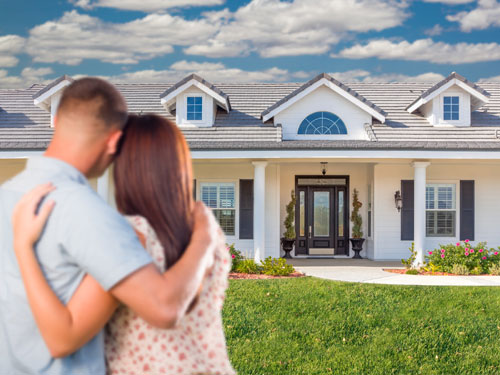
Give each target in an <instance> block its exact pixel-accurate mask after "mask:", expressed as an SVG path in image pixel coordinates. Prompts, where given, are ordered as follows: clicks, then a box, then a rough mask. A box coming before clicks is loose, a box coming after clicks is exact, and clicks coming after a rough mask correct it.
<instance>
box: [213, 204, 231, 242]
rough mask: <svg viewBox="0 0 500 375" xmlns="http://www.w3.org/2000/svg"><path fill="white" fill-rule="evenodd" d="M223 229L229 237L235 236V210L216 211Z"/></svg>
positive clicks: (215, 213)
mask: <svg viewBox="0 0 500 375" xmlns="http://www.w3.org/2000/svg"><path fill="white" fill-rule="evenodd" d="M214 215H215V217H216V218H217V221H218V222H219V225H220V227H221V229H222V230H223V231H224V233H225V234H226V235H227V236H234V234H235V231H234V227H235V225H234V223H235V210H214Z"/></svg>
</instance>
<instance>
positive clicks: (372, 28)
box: [0, 0, 500, 88]
mask: <svg viewBox="0 0 500 375" xmlns="http://www.w3.org/2000/svg"><path fill="white" fill-rule="evenodd" d="M499 43H500V3H499V2H498V1H497V0H419V1H411V0H288V1H285V0H282V1H279V0H252V1H240V0H47V1H39V0H23V1H10V0H0V87H4V88H6V87H26V86H29V85H30V84H32V83H37V82H50V81H51V80H53V79H55V78H57V77H58V76H60V75H62V74H68V75H71V76H74V77H79V76H82V75H95V76H101V77H106V78H108V79H110V80H112V81H115V82H119V81H120V82H173V81H176V80H179V79H181V78H182V77H183V76H185V75H187V74H189V73H191V72H198V73H199V74H201V75H202V76H203V77H205V78H206V79H208V80H210V81H213V82H236V81H239V82H241V81H250V82H281V81H305V80H307V79H310V78H312V77H313V76H314V75H316V74H318V73H320V72H327V73H333V74H334V76H335V77H336V78H337V79H340V80H341V81H345V82H349V81H366V82H370V81H437V80H439V79H441V78H443V77H444V76H446V75H448V74H449V73H451V72H452V71H457V72H458V73H460V74H462V75H464V76H466V77H467V78H469V79H470V80H473V81H481V80H499V81H500V44H499Z"/></svg>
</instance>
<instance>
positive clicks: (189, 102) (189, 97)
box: [187, 96, 194, 104]
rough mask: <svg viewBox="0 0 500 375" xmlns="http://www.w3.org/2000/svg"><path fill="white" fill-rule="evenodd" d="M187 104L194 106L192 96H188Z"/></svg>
mask: <svg viewBox="0 0 500 375" xmlns="http://www.w3.org/2000/svg"><path fill="white" fill-rule="evenodd" d="M187 104H194V97H193V96H188V98H187Z"/></svg>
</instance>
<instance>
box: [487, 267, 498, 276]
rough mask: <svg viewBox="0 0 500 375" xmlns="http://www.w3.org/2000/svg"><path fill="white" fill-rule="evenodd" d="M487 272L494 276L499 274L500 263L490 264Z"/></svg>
mask: <svg viewBox="0 0 500 375" xmlns="http://www.w3.org/2000/svg"><path fill="white" fill-rule="evenodd" d="M489 273H490V274H492V275H495V276H499V275H500V264H492V265H491V266H490V269H489Z"/></svg>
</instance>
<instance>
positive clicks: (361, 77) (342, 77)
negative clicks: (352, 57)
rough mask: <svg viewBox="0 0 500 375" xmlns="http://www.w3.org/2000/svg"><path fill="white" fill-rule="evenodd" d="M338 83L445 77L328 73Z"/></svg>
mask: <svg viewBox="0 0 500 375" xmlns="http://www.w3.org/2000/svg"><path fill="white" fill-rule="evenodd" d="M329 74H330V75H331V76H332V77H334V78H335V79H337V80H339V81H340V82H346V83H348V82H363V83H384V82H439V81H441V80H442V79H444V78H445V77H444V76H443V75H442V74H439V73H432V72H429V73H423V74H419V75H415V76H409V75H405V74H377V75H372V73H370V72H368V71H366V70H361V69H355V70H348V71H345V72H336V73H329Z"/></svg>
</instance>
